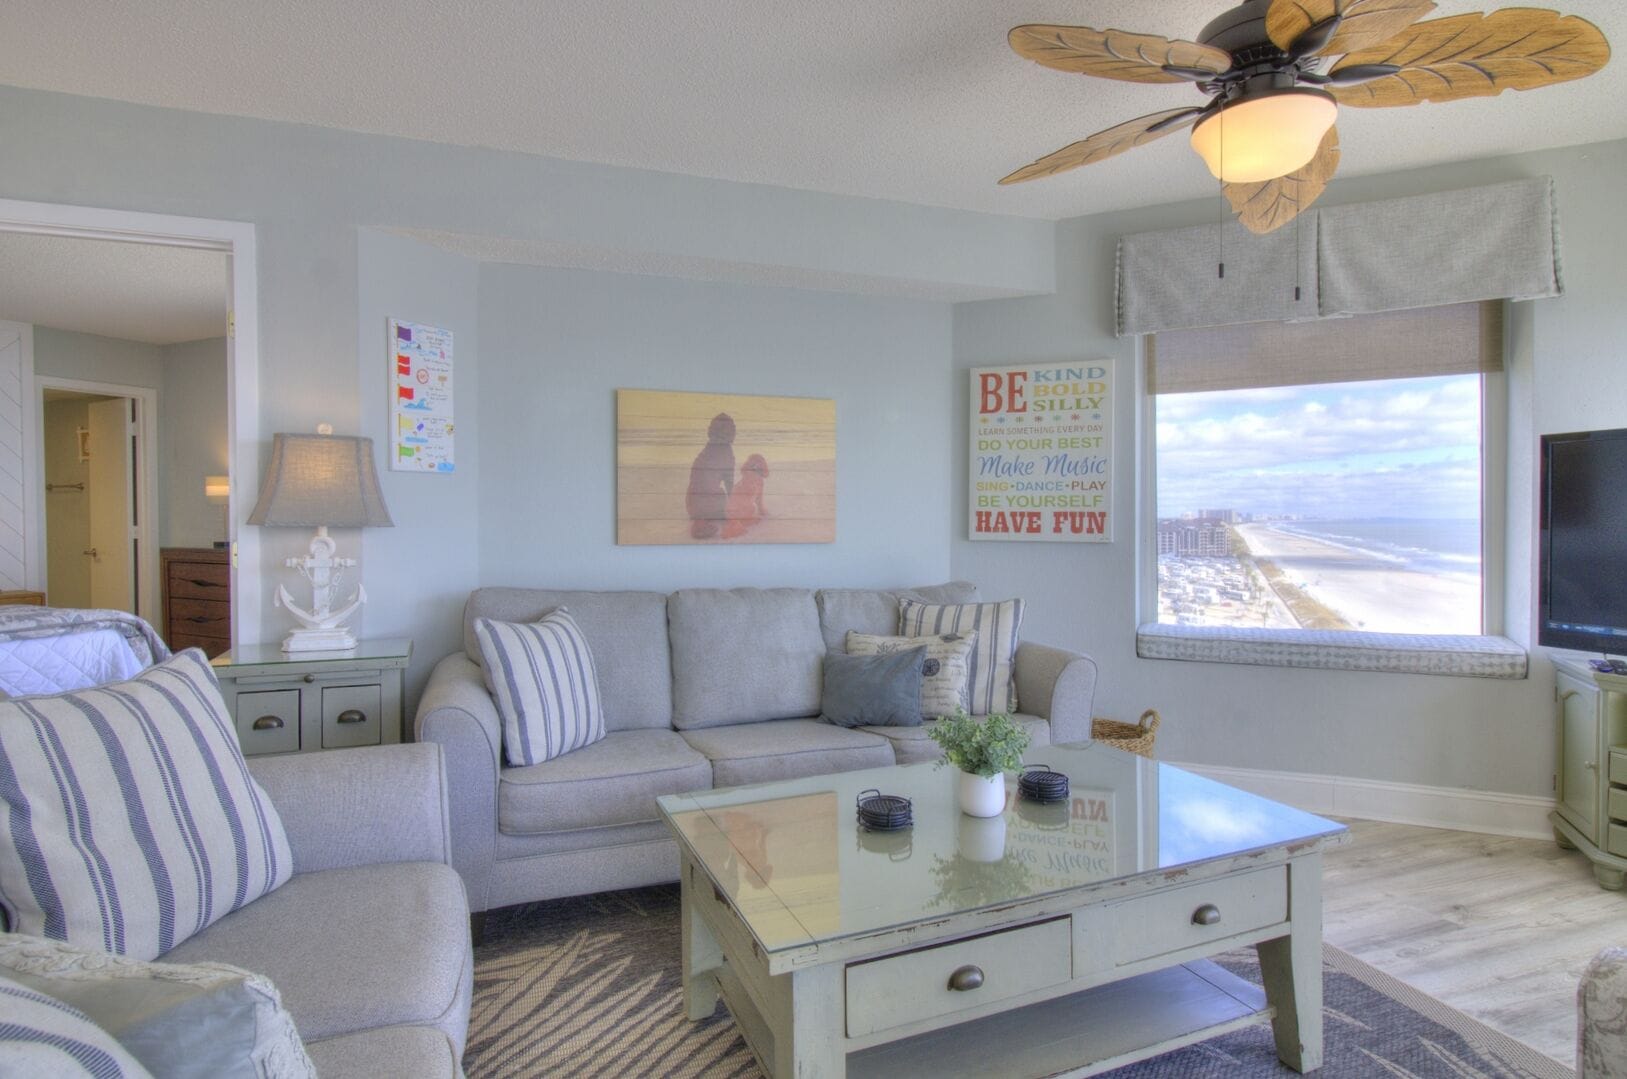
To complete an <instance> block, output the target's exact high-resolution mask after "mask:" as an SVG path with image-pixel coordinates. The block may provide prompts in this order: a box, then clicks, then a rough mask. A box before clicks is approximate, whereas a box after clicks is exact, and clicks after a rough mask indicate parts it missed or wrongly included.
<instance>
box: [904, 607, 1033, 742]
mask: <svg viewBox="0 0 1627 1079" xmlns="http://www.w3.org/2000/svg"><path fill="white" fill-rule="evenodd" d="M1022 624H1023V601H1022V600H1020V599H1008V600H1003V601H1001V602H999V603H920V602H917V601H916V600H913V599H904V600H901V601H899V605H898V632H899V633H900V634H902V635H903V636H905V637H936V636H940V635H942V634H945V633H959V634H961V635H963V636H968V637H969V636H971V635H973V634H976V635H977V639H976V643H975V644H974V646H973V648H972V676H971V680H970V682H969V683H968V684H967V686H966V711H967V712H968V713H970V714H971V715H974V716H987V715H993V714H994V713H996V712H1007V713H1010V712H1015V711H1016V710H1017V679H1016V677H1015V675H1014V673H1013V670H1014V668H1013V665H1014V664H1015V662H1016V658H1017V631H1018V630H1019V629H1021V628H1022Z"/></svg>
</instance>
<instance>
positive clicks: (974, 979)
mask: <svg viewBox="0 0 1627 1079" xmlns="http://www.w3.org/2000/svg"><path fill="white" fill-rule="evenodd" d="M982 984H983V968H982V967H974V966H972V965H971V964H970V963H968V964H967V965H966V966H964V967H961V968H960V969H959V970H957V971H955V972H954V973H953V974H951V975H949V988H950V989H953V990H954V991H955V992H957V993H967V992H970V991H971V990H973V989H976V988H978V987H979V986H981V985H982Z"/></svg>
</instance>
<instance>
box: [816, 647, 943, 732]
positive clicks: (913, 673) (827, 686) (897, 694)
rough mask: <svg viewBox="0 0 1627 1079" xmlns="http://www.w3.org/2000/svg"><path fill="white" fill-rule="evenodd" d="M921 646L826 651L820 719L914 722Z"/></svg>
mask: <svg viewBox="0 0 1627 1079" xmlns="http://www.w3.org/2000/svg"><path fill="white" fill-rule="evenodd" d="M925 665H926V647H925V646H924V645H923V646H922V647H920V648H911V649H909V650H908V651H904V652H893V653H891V654H888V655H879V656H850V655H844V654H843V653H841V652H827V653H826V654H825V682H824V693H823V694H822V695H821V697H820V700H821V701H823V705H822V707H823V712H822V713H821V714H820V717H819V718H821V719H823V720H824V721H825V722H826V723H834V724H836V725H837V726H838V727H919V726H920V725H921V671H922V668H923V667H924V666H925Z"/></svg>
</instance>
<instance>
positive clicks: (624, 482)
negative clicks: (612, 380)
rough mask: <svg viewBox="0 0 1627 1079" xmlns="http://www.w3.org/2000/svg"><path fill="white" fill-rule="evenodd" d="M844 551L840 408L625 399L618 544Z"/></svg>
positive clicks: (793, 400) (651, 395)
mask: <svg viewBox="0 0 1627 1079" xmlns="http://www.w3.org/2000/svg"><path fill="white" fill-rule="evenodd" d="M835 541H836V402H835V401H832V400H830V399H828V398H814V397H748V396H744V395H740V394H716V393H686V392H674V391H665V390H617V391H616V542H617V543H618V544H622V545H627V546H642V545H653V544H686V545H687V544H722V545H728V544H745V543H834V542H835Z"/></svg>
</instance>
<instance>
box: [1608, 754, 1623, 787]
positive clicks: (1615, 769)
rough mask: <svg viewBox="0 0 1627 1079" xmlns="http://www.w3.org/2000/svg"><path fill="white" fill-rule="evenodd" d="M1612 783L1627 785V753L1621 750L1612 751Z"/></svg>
mask: <svg viewBox="0 0 1627 1079" xmlns="http://www.w3.org/2000/svg"><path fill="white" fill-rule="evenodd" d="M1610 782H1612V783H1624V784H1627V753H1624V752H1622V751H1621V750H1619V749H1612V750H1611V751H1610Z"/></svg>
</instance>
